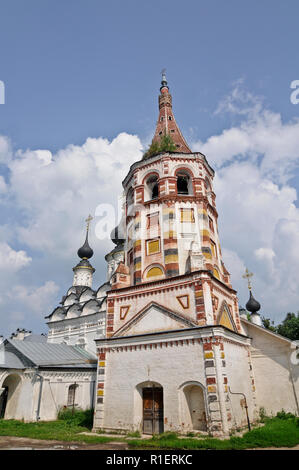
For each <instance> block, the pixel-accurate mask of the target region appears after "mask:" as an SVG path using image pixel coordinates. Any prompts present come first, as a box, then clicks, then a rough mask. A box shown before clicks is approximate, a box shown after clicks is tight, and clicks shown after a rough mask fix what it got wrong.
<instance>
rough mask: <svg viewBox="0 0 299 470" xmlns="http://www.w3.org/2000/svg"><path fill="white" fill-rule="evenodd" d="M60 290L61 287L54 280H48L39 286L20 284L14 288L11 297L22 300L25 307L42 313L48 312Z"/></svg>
mask: <svg viewBox="0 0 299 470" xmlns="http://www.w3.org/2000/svg"><path fill="white" fill-rule="evenodd" d="M58 290H59V287H58V286H57V285H56V284H55V282H53V281H46V282H45V284H43V285H42V286H40V287H38V288H33V287H31V288H28V287H26V286H23V285H18V286H15V287H13V288H12V290H11V292H10V297H11V298H13V299H14V300H17V301H20V302H21V303H22V305H23V306H24V307H25V308H26V307H27V308H29V309H30V310H31V311H33V312H35V313H37V314H39V315H41V314H43V313H44V314H46V313H48V312H47V310H46V309H48V308H49V307H50V305H51V302H53V301H54V300H55V297H56V295H57V292H58Z"/></svg>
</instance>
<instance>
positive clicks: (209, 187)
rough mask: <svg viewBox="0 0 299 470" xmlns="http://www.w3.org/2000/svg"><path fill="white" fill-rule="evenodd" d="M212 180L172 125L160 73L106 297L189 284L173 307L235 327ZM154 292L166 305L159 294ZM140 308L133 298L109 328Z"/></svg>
mask: <svg viewBox="0 0 299 470" xmlns="http://www.w3.org/2000/svg"><path fill="white" fill-rule="evenodd" d="M213 178H214V170H213V169H212V168H211V167H210V165H209V163H208V161H207V159H206V157H205V156H204V155H203V154H202V153H200V152H192V151H191V150H190V148H189V146H188V144H187V142H186V140H185V138H184V137H183V134H182V132H181V130H180V129H179V127H178V125H177V123H176V120H175V117H174V113H173V109H172V97H171V94H170V92H169V86H168V83H167V80H166V75H165V71H163V73H162V81H161V87H160V94H159V116H158V121H157V125H156V131H155V134H154V137H153V140H152V143H151V145H150V147H149V149H148V151H147V152H146V153H145V154H144V156H143V159H142V160H141V161H139V162H136V163H134V164H133V165H132V166H131V168H130V170H129V173H128V175H127V176H126V178H125V179H124V181H123V188H124V193H125V197H126V204H125V217H123V219H122V220H123V226H122V227H120V228H119V229H121V231H122V233H123V234H124V236H123V238H124V240H123V261H121V262H120V264H119V266H118V268H117V269H116V270H115V274H114V276H113V277H112V279H111V287H112V291H111V293H109V295H108V299H109V297H113V296H114V295H117V291H119V293H118V295H120V294H121V292H122V291H123V289H134V290H136V288H137V286H138V290H140V291H141V290H142V289H145V290H148V289H151V292H154V286H156V289H158V288H160V286H161V285H166V284H168V285H171V284H175V285H176V289H178V285H180V284H181V283H189V281H190V284H188V285H189V286H190V292H188V294H185V297H184V296H183V297H181V296H176V297H175V299H176V301H175V303H174V304H175V305H174V308H175V309H176V310H178V311H181V313H184V314H187V315H188V316H189V315H190V318H191V319H192V321H194V322H195V324H196V325H206V324H217V323H219V322H220V323H221V322H222V321H224V320H223V318H224V317H225V324H226V325H229V326H230V327H231V328H232V329H235V330H239V329H240V320H239V311H238V305H237V298H236V293H235V291H234V290H233V289H232V286H231V284H230V277H229V273H228V271H227V270H226V268H225V266H224V263H223V260H222V253H221V246H220V240H219V233H218V213H217V209H216V202H215V201H216V196H215V193H214V191H213ZM191 279H192V281H191ZM195 279H196V282H195ZM154 297H155V298H156V300H157V301H158V300H159V303H162V304H163V305H168V304H169V301H168V300H166V299H165V298H164V297H163V301H162V298H161V299H160V298H159V299H158V298H157V293H156V294H155V295H154V296H153V298H154ZM182 299H183V300H182ZM119 302H120V301H119ZM119 302H118V303H119ZM182 305H185V306H182ZM187 305H188V307H187ZM188 310H190V312H188ZM224 310H225V315H224V316H223V311H224ZM137 312H138V307H137V306H136V303H134V302H132V304H130V308H129V309H128V310H127V313H126V315H125V316H124V315H121V314H120V313H119V314H117V318H115V320H116V321H114V322H113V327H112V320H111V321H110V323H109V325H108V327H107V328H108V330H107V332H108V333H109V334H112V332H113V331H115V328H116V326H118V327H120V326H121V325H122V324H123V323H124V320H125V319H126V320H128V319H129V318H130V317H131V315H133V314H134V313H137ZM111 319H112V317H111Z"/></svg>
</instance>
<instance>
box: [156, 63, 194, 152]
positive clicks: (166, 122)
mask: <svg viewBox="0 0 299 470" xmlns="http://www.w3.org/2000/svg"><path fill="white" fill-rule="evenodd" d="M164 135H169V136H170V137H171V138H172V140H173V142H174V144H175V146H176V148H177V150H176V151H177V152H179V153H192V152H191V150H190V148H189V147H188V144H187V142H186V141H185V139H184V137H183V135H182V133H181V131H180V129H179V127H178V125H177V123H176V121H175V117H174V114H173V111H172V97H171V94H170V93H169V87H168V84H167V80H166V75H165V70H163V71H162V81H161V87H160V95H159V118H158V122H157V126H156V132H155V135H154V138H153V141H152V142H156V143H158V144H159V143H160V141H161V138H162V137H163V136H164Z"/></svg>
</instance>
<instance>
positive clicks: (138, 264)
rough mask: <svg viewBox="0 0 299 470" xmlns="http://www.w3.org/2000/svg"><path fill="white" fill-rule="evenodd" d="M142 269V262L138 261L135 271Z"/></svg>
mask: <svg viewBox="0 0 299 470" xmlns="http://www.w3.org/2000/svg"><path fill="white" fill-rule="evenodd" d="M140 269H141V263H136V264H135V266H134V271H139V270H140Z"/></svg>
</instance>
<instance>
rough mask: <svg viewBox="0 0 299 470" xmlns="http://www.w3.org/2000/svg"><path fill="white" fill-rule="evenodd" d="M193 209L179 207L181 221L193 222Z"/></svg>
mask: <svg viewBox="0 0 299 470" xmlns="http://www.w3.org/2000/svg"><path fill="white" fill-rule="evenodd" d="M194 221H195V219H194V209H181V222H194Z"/></svg>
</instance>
